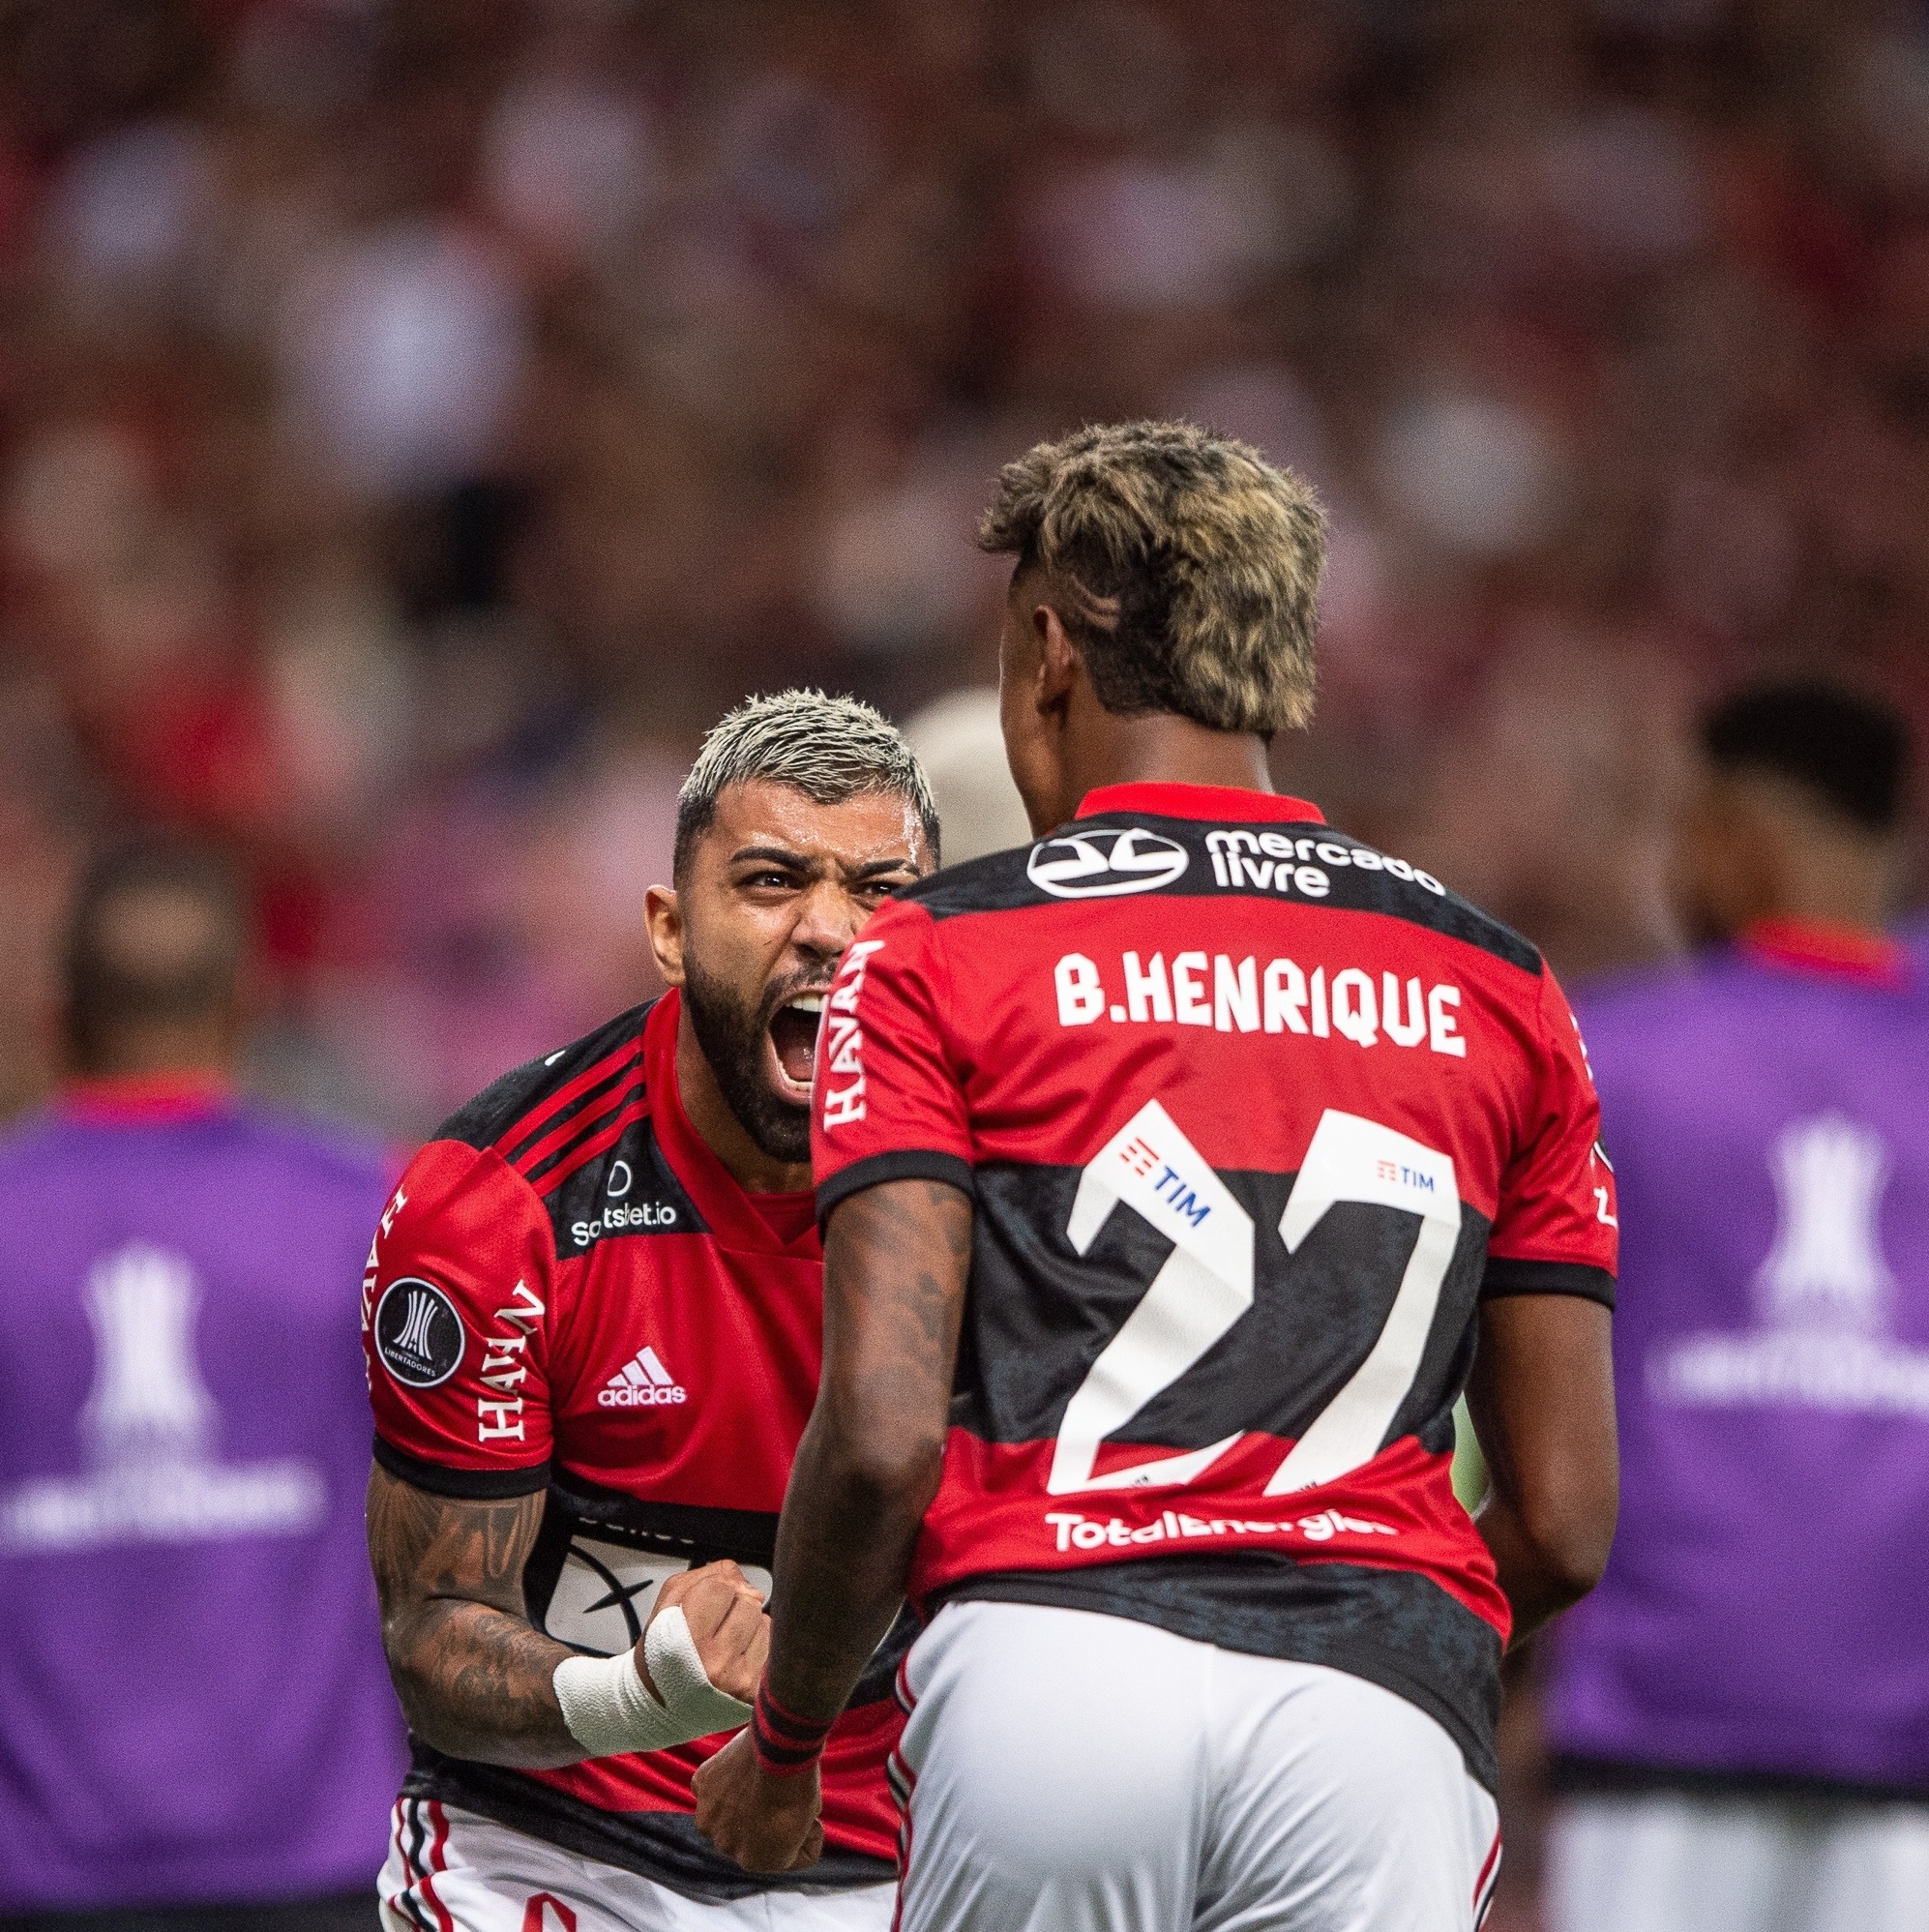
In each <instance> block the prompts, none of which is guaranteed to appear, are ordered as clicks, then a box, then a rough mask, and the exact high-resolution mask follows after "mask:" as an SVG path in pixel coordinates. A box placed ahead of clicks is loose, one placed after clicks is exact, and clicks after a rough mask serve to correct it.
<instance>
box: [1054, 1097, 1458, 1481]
mask: <svg viewBox="0 0 1929 1932" xmlns="http://www.w3.org/2000/svg"><path fill="white" fill-rule="evenodd" d="M1346 1201H1357V1202H1365V1203H1369V1204H1378V1205H1381V1206H1388V1207H1398V1208H1402V1209H1405V1210H1406V1211H1407V1212H1409V1213H1414V1214H1418V1215H1419V1217H1420V1231H1419V1234H1418V1236H1417V1237H1416V1239H1415V1240H1414V1243H1413V1251H1412V1253H1411V1254H1410V1256H1409V1257H1408V1259H1407V1265H1406V1268H1405V1269H1404V1271H1403V1272H1402V1274H1401V1277H1400V1287H1399V1289H1398V1291H1397V1292H1396V1293H1395V1294H1394V1297H1393V1305H1392V1307H1391V1308H1390V1309H1389V1310H1388V1311H1387V1316H1386V1321H1385V1323H1384V1324H1383V1325H1382V1326H1381V1328H1380V1335H1379V1337H1378V1339H1377V1340H1376V1341H1375V1343H1374V1345H1373V1347H1372V1349H1371V1350H1369V1351H1368V1352H1367V1357H1366V1359H1365V1360H1364V1361H1363V1362H1362V1363H1361V1364H1360V1365H1359V1367H1358V1368H1357V1369H1355V1370H1354V1371H1353V1373H1352V1375H1351V1376H1350V1377H1349V1378H1348V1380H1347V1382H1346V1383H1345V1385H1344V1386H1343V1387H1342V1388H1341V1389H1340V1390H1339V1392H1338V1393H1337V1394H1336V1395H1335V1396H1334V1397H1333V1399H1332V1400H1331V1401H1330V1402H1329V1403H1327V1405H1326V1406H1325V1408H1324V1409H1322V1410H1321V1412H1320V1413H1319V1414H1318V1415H1316V1416H1315V1417H1314V1418H1313V1420H1312V1422H1310V1423H1309V1424H1308V1425H1307V1428H1306V1431H1305V1433H1304V1434H1303V1435H1302V1436H1301V1437H1300V1438H1299V1440H1298V1441H1297V1442H1294V1443H1293V1445H1292V1447H1291V1450H1290V1451H1289V1452H1288V1453H1287V1456H1286V1458H1285V1460H1284V1461H1283V1462H1281V1464H1280V1466H1279V1468H1278V1469H1277V1470H1275V1471H1273V1474H1272V1479H1271V1480H1270V1481H1269V1482H1268V1483H1267V1484H1266V1487H1265V1494H1266V1495H1267V1496H1284V1495H1288V1494H1290V1493H1291V1492H1293V1491H1295V1490H1302V1489H1311V1488H1314V1487H1315V1486H1316V1485H1318V1484H1321V1483H1327V1482H1332V1481H1335V1480H1336V1479H1337V1478H1338V1477H1340V1476H1343V1475H1346V1474H1347V1473H1349V1472H1350V1471H1352V1470H1356V1469H1358V1468H1359V1467H1360V1466H1361V1464H1363V1463H1367V1462H1370V1461H1372V1459H1373V1458H1374V1456H1376V1455H1377V1454H1378V1453H1379V1452H1380V1440H1381V1438H1383V1437H1384V1436H1385V1434H1386V1431H1387V1429H1388V1428H1389V1427H1390V1426H1391V1424H1392V1421H1393V1418H1394V1416H1395V1415H1396V1414H1397V1413H1398V1412H1399V1410H1400V1405H1401V1403H1403V1402H1404V1401H1405V1400H1406V1398H1407V1393H1408V1391H1409V1390H1410V1388H1411V1387H1412V1385H1413V1382H1414V1378H1415V1377H1416V1376H1417V1375H1418V1374H1419V1369H1420V1363H1421V1360H1422V1358H1423V1356H1424V1355H1425V1353H1426V1348H1427V1337H1428V1335H1429V1333H1430V1332H1431V1331H1432V1328H1433V1323H1434V1316H1435V1313H1436V1311H1437V1310H1438V1309H1439V1299H1440V1291H1441V1289H1442V1288H1443V1286H1444V1285H1445V1282H1446V1274H1447V1269H1448V1268H1449V1267H1450V1266H1451V1265H1452V1263H1453V1257H1454V1250H1455V1248H1456V1247H1457V1246H1458V1244H1459V1240H1460V1227H1461V1204H1460V1192H1459V1187H1458V1184H1457V1182H1456V1178H1455V1174H1454V1166H1453V1159H1452V1157H1451V1156H1450V1155H1448V1154H1443V1153H1440V1152H1439V1151H1437V1150H1436V1149H1435V1148H1432V1147H1429V1146H1426V1145H1424V1144H1422V1143H1420V1142H1418V1141H1415V1140H1412V1139H1410V1137H1409V1136H1407V1135H1405V1134H1402V1133H1398V1132H1396V1131H1395V1130H1394V1129H1393V1128H1391V1127H1387V1126H1384V1125H1382V1124H1381V1123H1380V1121H1378V1120H1368V1119H1365V1118H1363V1117H1362V1116H1361V1115H1357V1114H1345V1113H1342V1112H1341V1111H1340V1110H1339V1109H1338V1108H1333V1107H1329V1108H1327V1109H1326V1111H1325V1112H1324V1113H1323V1114H1321V1116H1320V1122H1319V1125H1318V1126H1317V1127H1316V1128H1315V1129H1314V1132H1313V1139H1312V1142H1311V1144H1309V1145H1308V1147H1307V1149H1306V1155H1305V1158H1304V1159H1303V1160H1302V1161H1301V1163H1300V1167H1299V1173H1298V1174H1297V1175H1295V1176H1294V1179H1293V1183H1292V1192H1291V1194H1290V1195H1289V1196H1288V1197H1287V1203H1286V1208H1285V1211H1284V1212H1283V1213H1282V1214H1281V1215H1280V1221H1279V1232H1280V1237H1281V1239H1283V1240H1284V1241H1285V1243H1286V1250H1287V1253H1288V1254H1290V1255H1291V1254H1297V1253H1298V1252H1299V1249H1300V1247H1301V1245H1302V1244H1303V1243H1304V1241H1305V1239H1306V1237H1307V1235H1308V1234H1311V1233H1312V1232H1313V1230H1314V1229H1315V1228H1316V1227H1317V1226H1318V1225H1319V1223H1320V1221H1321V1218H1322V1217H1323V1216H1324V1215H1325V1212H1326V1210H1327V1209H1328V1208H1329V1207H1332V1206H1335V1205H1337V1204H1339V1203H1341V1202H1346ZM1120 1204H1123V1205H1125V1206H1127V1207H1130V1208H1131V1209H1132V1210H1133V1212H1134V1213H1136V1214H1138V1215H1139V1216H1140V1217H1141V1219H1143V1220H1144V1221H1146V1222H1148V1223H1149V1224H1150V1225H1151V1226H1152V1227H1153V1228H1155V1229H1156V1230H1157V1231H1158V1232H1159V1233H1160V1234H1164V1235H1166V1236H1167V1238H1168V1239H1170V1240H1171V1241H1172V1244H1173V1246H1172V1253H1171V1254H1170V1255H1169V1256H1168V1257H1167V1258H1166V1263H1165V1265H1164V1266H1163V1267H1161V1268H1160V1270H1159V1272H1158V1273H1157V1274H1156V1275H1154V1276H1153V1278H1152V1280H1151V1283H1150V1284H1149V1285H1148V1286H1147V1288H1146V1290H1145V1293H1144V1294H1143V1296H1142V1297H1141V1299H1140V1301H1139V1303H1138V1305H1137V1306H1136V1307H1135V1308H1134V1309H1133V1311H1132V1313H1131V1314H1130V1315H1128V1316H1127V1317H1126V1319H1125V1321H1124V1322H1123V1323H1121V1324H1120V1327H1119V1330H1118V1333H1117V1334H1115V1335H1114V1336H1113V1338H1112V1340H1111V1341H1110V1342H1109V1343H1107V1344H1106V1346H1105V1347H1104V1348H1103V1349H1102V1350H1101V1351H1100V1352H1099V1355H1098V1359H1097V1360H1096V1361H1094V1362H1093V1363H1092V1365H1091V1367H1090V1369H1088V1370H1087V1371H1086V1373H1085V1378H1084V1380H1083V1382H1081V1383H1080V1384H1079V1386H1078V1388H1077V1389H1076V1390H1075V1391H1074V1393H1073V1396H1072V1399H1071V1401H1070V1402H1069V1403H1067V1404H1066V1406H1065V1414H1064V1418H1063V1420H1062V1421H1061V1422H1060V1424H1059V1427H1058V1436H1057V1440H1056V1442H1055V1444H1054V1449H1053V1456H1052V1469H1051V1472H1050V1474H1049V1476H1048V1477H1047V1479H1046V1489H1047V1492H1048V1493H1049V1494H1050V1495H1053V1496H1078V1495H1084V1494H1088V1493H1090V1492H1092V1491H1094V1490H1109V1489H1154V1488H1159V1489H1165V1488H1176V1487H1180V1486H1182V1485H1184V1484H1186V1483H1189V1482H1193V1481H1195V1480H1197V1479H1198V1477H1199V1476H1201V1475H1202V1474H1203V1473H1204V1471H1206V1470H1208V1469H1209V1468H1211V1466H1212V1465H1213V1464H1214V1463H1215V1462H1217V1461H1218V1460H1219V1458H1220V1457H1221V1456H1223V1455H1225V1454H1226V1452H1227V1451H1228V1450H1229V1449H1231V1448H1232V1447H1233V1446H1234V1445H1235V1444H1236V1443H1238V1442H1241V1441H1243V1440H1244V1436H1245V1432H1244V1431H1243V1430H1238V1431H1235V1432H1234V1433H1233V1434H1232V1435H1231V1436H1228V1437H1226V1438H1225V1439H1224V1440H1223V1441H1221V1442H1212V1443H1209V1444H1208V1445H1207V1446H1206V1447H1204V1448H1202V1449H1190V1450H1186V1451H1184V1452H1182V1453H1180V1454H1177V1455H1171V1456H1162V1457H1159V1458H1156V1459H1155V1460H1153V1461H1150V1462H1144V1463H1138V1464H1135V1465H1133V1466H1132V1467H1131V1468H1129V1469H1122V1470H1113V1471H1108V1472H1107V1473H1106V1474H1104V1475H1094V1474H1093V1473H1092V1470H1093V1467H1094V1465H1095V1464H1096V1462H1097V1460H1098V1453H1099V1448H1100V1446H1101V1444H1102V1443H1103V1442H1104V1441H1105V1439H1106V1438H1107V1437H1108V1436H1111V1435H1113V1433H1114V1432H1116V1431H1117V1430H1119V1429H1121V1428H1123V1427H1124V1426H1125V1424H1126V1423H1127V1422H1129V1421H1130V1420H1131V1419H1132V1417H1133V1416H1134V1415H1136V1414H1138V1413H1139V1412H1140V1411H1141V1410H1142V1409H1143V1408H1144V1407H1145V1405H1146V1404H1147V1403H1149V1402H1150V1401H1151V1400H1152V1399H1153V1398H1154V1397H1155V1396H1157V1395H1159V1394H1160V1393H1161V1392H1162V1391H1163V1390H1165V1389H1168V1388H1170V1387H1171V1386H1172V1384H1173V1383H1174V1382H1177V1381H1178V1379H1179V1378H1180V1377H1181V1376H1183V1375H1184V1374H1185V1373H1186V1372H1187V1371H1188V1370H1189V1369H1191V1368H1193V1367H1194V1366H1195V1365H1196V1364H1197V1363H1198V1362H1199V1361H1200V1360H1201V1358H1202V1356H1203V1355H1204V1354H1205V1353H1206V1352H1207V1351H1208V1350H1210V1349H1211V1348H1212V1346H1213V1345H1214V1344H1215V1343H1216V1342H1218V1341H1219V1340H1220V1339H1221V1338H1222V1337H1223V1336H1225V1335H1226V1334H1227V1333H1228V1331H1229V1330H1231V1328H1232V1325H1233V1323H1236V1322H1237V1321H1238V1320H1239V1318H1240V1317H1241V1316H1242V1315H1244V1314H1245V1313H1246V1311H1247V1310H1248V1309H1249V1308H1251V1307H1252V1305H1253V1293H1254V1288H1253V1276H1254V1266H1255V1250H1256V1246H1257V1243H1256V1240H1255V1235H1254V1229H1253V1220H1252V1216H1251V1215H1249V1214H1248V1213H1247V1212H1246V1210H1245V1209H1244V1208H1243V1207H1241V1206H1240V1205H1239V1204H1238V1202H1237V1201H1236V1200H1235V1199H1234V1198H1233V1196H1232V1192H1231V1190H1229V1189H1228V1187H1227V1186H1226V1183H1225V1182H1224V1181H1223V1180H1221V1179H1220V1177H1219V1176H1218V1174H1215V1173H1214V1172H1213V1170H1212V1168H1211V1167H1210V1165H1209V1164H1208V1163H1207V1162H1206V1161H1205V1159H1204V1158H1203V1157H1202V1155H1201V1154H1200V1152H1199V1150H1198V1149H1197V1148H1196V1147H1195V1146H1194V1145H1193V1144H1192V1143H1191V1142H1190V1141H1189V1140H1187V1139H1186V1137H1185V1135H1184V1134H1183V1133H1182V1132H1181V1131H1180V1130H1179V1128H1178V1126H1177V1124H1176V1123H1175V1122H1174V1121H1173V1119H1172V1115H1169V1114H1168V1113H1167V1112H1166V1110H1165V1108H1164V1107H1162V1106H1161V1105H1160V1104H1159V1102H1158V1101H1156V1100H1148V1101H1147V1102H1146V1103H1145V1105H1144V1106H1143V1107H1142V1108H1141V1109H1140V1110H1139V1112H1138V1113H1137V1114H1135V1115H1133V1116H1132V1118H1131V1119H1130V1120H1128V1121H1127V1122H1126V1124H1125V1125H1124V1126H1123V1127H1121V1128H1120V1129H1119V1130H1118V1132H1117V1133H1116V1134H1114V1135H1113V1138H1112V1139H1111V1140H1110V1141H1109V1142H1107V1144H1106V1145H1105V1146H1104V1148H1103V1149H1102V1150H1101V1151H1100V1152H1099V1153H1098V1154H1097V1155H1095V1156H1094V1157H1093V1159H1092V1160H1091V1161H1089V1162H1088V1163H1087V1164H1086V1166H1085V1169H1084V1171H1083V1173H1082V1174H1080V1176H1079V1190H1078V1193H1077V1195H1076V1196H1075V1197H1074V1199H1073V1202H1072V1212H1071V1218H1070V1221H1069V1223H1068V1225H1067V1228H1066V1234H1067V1235H1068V1236H1069V1238H1070V1240H1071V1243H1072V1247H1073V1249H1074V1251H1075V1252H1076V1253H1078V1254H1080V1255H1084V1254H1088V1253H1089V1252H1090V1251H1091V1246H1092V1243H1093V1242H1094V1241H1095V1240H1097V1238H1098V1235H1099V1231H1100V1230H1101V1229H1102V1228H1103V1227H1104V1226H1105V1224H1106V1222H1107V1221H1108V1220H1109V1219H1110V1218H1111V1215H1112V1211H1113V1208H1114V1207H1117V1206H1119V1205H1120Z"/></svg>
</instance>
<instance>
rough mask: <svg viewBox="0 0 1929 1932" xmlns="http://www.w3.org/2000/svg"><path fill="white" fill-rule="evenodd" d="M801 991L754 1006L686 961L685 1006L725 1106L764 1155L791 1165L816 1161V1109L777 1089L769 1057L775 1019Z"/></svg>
mask: <svg viewBox="0 0 1929 1932" xmlns="http://www.w3.org/2000/svg"><path fill="white" fill-rule="evenodd" d="M797 990H798V989H797V988H795V987H784V988H776V987H773V988H771V989H770V990H769V991H768V992H767V993H766V994H765V995H764V997H763V999H762V1000H761V1001H760V1002H758V1003H757V1004H755V1005H753V1004H752V1003H751V1002H749V1001H747V1000H745V999H743V998H741V997H739V996H737V994H735V993H734V992H732V991H731V989H730V988H729V987H727V986H726V985H724V984H723V982H722V981H720V980H714V979H711V978H709V977H708V976H707V975H705V974H703V973H701V972H699V971H698V970H697V966H696V964H695V963H694V962H693V961H691V960H690V959H688V958H686V959H685V961H684V966H683V1003H684V1005H685V1007H686V1008H688V1010H689V1013H690V1025H691V1026H692V1027H693V1028H694V1029H695V1031H696V1034H697V1045H698V1046H699V1047H701V1048H702V1049H703V1057H704V1058H705V1059H706V1060H708V1061H709V1062H710V1071H711V1072H712V1073H713V1074H714V1075H715V1076H716V1079H717V1086H718V1089H719V1091H720V1092H722V1094H723V1096H724V1101H725V1104H726V1105H727V1107H728V1108H729V1110H730V1112H731V1113H732V1114H734V1115H736V1116H737V1120H738V1122H739V1124H740V1125H741V1126H742V1127H743V1130H744V1132H745V1133H747V1134H748V1135H749V1136H750V1137H751V1139H752V1140H753V1141H755V1142H756V1143H757V1146H758V1147H759V1148H760V1149H761V1150H762V1151H763V1152H764V1153H766V1154H768V1155H769V1157H770V1158H771V1159H772V1160H774V1161H784V1162H786V1163H789V1164H791V1165H796V1164H798V1163H800V1162H803V1161H808V1160H809V1159H810V1158H811V1110H810V1108H809V1107H808V1106H803V1107H799V1106H797V1105H796V1104H795V1103H794V1102H792V1101H788V1100H786V1099H785V1098H784V1097H783V1095H782V1094H780V1093H778V1092H776V1091H775V1090H774V1089H773V1088H772V1086H771V1085H770V1082H769V1079H768V1078H767V1077H766V1075H765V1072H764V1057H763V1056H764V1054H765V1052H766V1050H767V1043H768V1041H769V1037H770V1022H771V1019H772V1017H773V1015H774V1014H775V1013H776V1011H777V1009H778V1007H780V1006H781V1005H783V1004H784V1002H785V1001H786V999H789V998H792V997H793V996H795V994H796V992H797Z"/></svg>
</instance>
